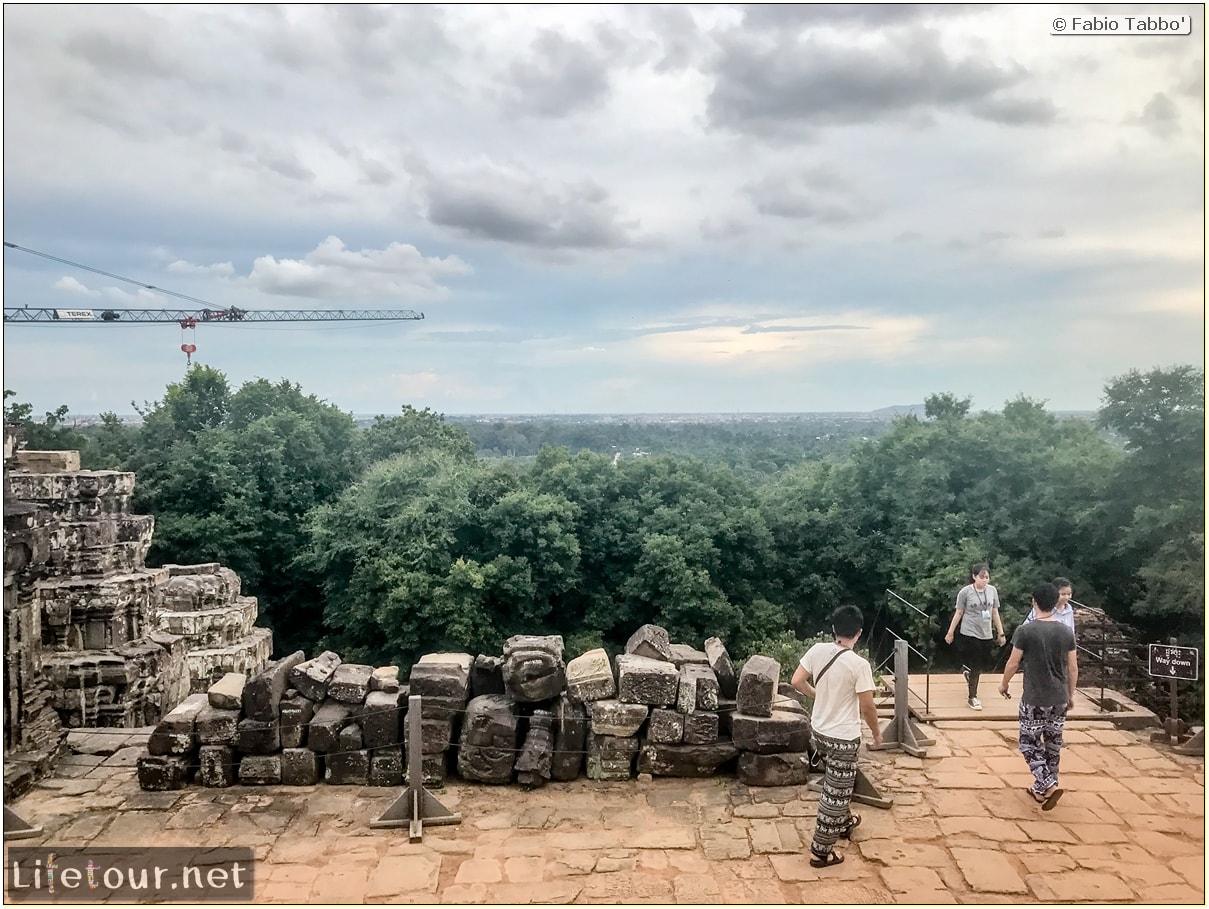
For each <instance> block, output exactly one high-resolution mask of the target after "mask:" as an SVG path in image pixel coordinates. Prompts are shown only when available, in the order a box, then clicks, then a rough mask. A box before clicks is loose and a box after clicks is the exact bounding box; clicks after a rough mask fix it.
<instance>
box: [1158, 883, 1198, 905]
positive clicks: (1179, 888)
mask: <svg viewBox="0 0 1209 909" xmlns="http://www.w3.org/2000/svg"><path fill="white" fill-rule="evenodd" d="M1145 900H1146V902H1148V903H1157V904H1166V903H1176V904H1181V905H1203V904H1204V902H1205V895H1204V891H1203V890H1202V889H1200V888H1197V887H1190V886H1188V885H1187V884H1159V885H1158V886H1157V887H1154V888H1151V889H1149V890H1147V891H1146V896H1145Z"/></svg>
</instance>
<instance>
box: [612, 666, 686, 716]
mask: <svg viewBox="0 0 1209 909" xmlns="http://www.w3.org/2000/svg"><path fill="white" fill-rule="evenodd" d="M679 691H680V676H679V674H678V673H677V672H676V667H675V666H674V665H672V664H671V663H669V662H666V661H664V660H656V659H652V658H651V657H647V656H641V655H639V654H633V653H621V654H618V655H617V699H618V700H619V701H623V702H625V703H627V704H647V705H650V706H652V707H666V706H668V705H670V704H675V703H676V696H677V695H678V694H679Z"/></svg>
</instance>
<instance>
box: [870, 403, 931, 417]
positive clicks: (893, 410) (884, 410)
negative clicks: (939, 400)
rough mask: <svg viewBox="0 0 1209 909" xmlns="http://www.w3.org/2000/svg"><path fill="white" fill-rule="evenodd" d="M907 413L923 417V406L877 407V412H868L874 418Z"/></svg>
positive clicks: (892, 405) (893, 405) (895, 405)
mask: <svg viewBox="0 0 1209 909" xmlns="http://www.w3.org/2000/svg"><path fill="white" fill-rule="evenodd" d="M909 413H913V414H915V416H917V417H922V416H923V415H924V405H922V404H891V405H890V406H889V407H879V408H878V409H877V410H871V411H869V415H870V416H874V417H897V416H898V415H899V414H909Z"/></svg>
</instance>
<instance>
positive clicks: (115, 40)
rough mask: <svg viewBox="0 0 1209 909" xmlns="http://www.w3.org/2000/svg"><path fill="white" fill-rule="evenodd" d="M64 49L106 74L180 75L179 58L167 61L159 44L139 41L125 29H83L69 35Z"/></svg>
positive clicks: (153, 76)
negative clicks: (112, 30) (121, 30)
mask: <svg viewBox="0 0 1209 909" xmlns="http://www.w3.org/2000/svg"><path fill="white" fill-rule="evenodd" d="M63 49H64V50H65V51H66V52H67V54H68V56H69V57H74V58H76V59H78V60H82V61H83V62H85V63H87V64H88V65H89V66H90V67H92V69H93V70H94V71H96V72H97V73H99V74H100V75H102V76H105V77H110V78H112V77H117V78H128V79H146V78H153V79H177V78H181V76H182V67H181V65H180V62H179V60H178V61H176V62H172V61H170V60H169V59H168V57H167V56H166V55H165V54H164V53H163V52H162V51H161V50H160V48H159V46H158V45H156V44H154V43H149V42H146V41H141V40H139V39H138V38H136V37H135V36H134V35H133V34H132V33H130V32H128V31H125V32H102V31H98V30H96V29H85V30H83V31H80V32H77V33H76V34H75V35H72V36H71V37H70V38H68V39H67V41H66V42H65V43H64V46H63Z"/></svg>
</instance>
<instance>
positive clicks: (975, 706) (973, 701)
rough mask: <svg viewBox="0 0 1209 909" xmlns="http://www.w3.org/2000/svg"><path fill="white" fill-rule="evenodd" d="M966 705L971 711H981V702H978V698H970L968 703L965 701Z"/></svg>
mask: <svg viewBox="0 0 1209 909" xmlns="http://www.w3.org/2000/svg"><path fill="white" fill-rule="evenodd" d="M967 703H968V704H969V705H970V709H971V710H981V709H982V701H980V700H978V698H970V699H969V701H967Z"/></svg>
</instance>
